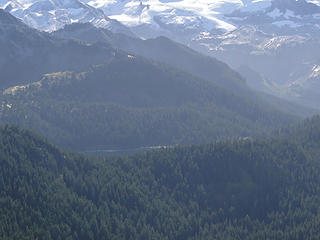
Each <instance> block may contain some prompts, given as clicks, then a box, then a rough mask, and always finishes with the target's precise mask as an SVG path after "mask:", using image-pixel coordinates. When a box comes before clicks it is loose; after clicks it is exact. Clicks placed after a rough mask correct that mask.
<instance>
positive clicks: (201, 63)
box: [52, 24, 247, 92]
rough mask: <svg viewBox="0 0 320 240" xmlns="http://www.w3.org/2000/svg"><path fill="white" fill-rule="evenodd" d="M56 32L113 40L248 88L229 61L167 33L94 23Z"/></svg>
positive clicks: (227, 83)
mask: <svg viewBox="0 0 320 240" xmlns="http://www.w3.org/2000/svg"><path fill="white" fill-rule="evenodd" d="M52 35H53V36H55V37H59V38H62V39H73V40H81V41H86V42H89V43H98V42H103V43H107V44H111V45H112V46H115V47H116V48H120V49H121V50H124V51H127V52H130V53H132V54H134V55H141V56H144V57H146V58H148V59H153V60H155V61H159V62H163V63H166V64H169V65H171V66H174V67H176V68H179V69H181V70H183V71H186V72H190V73H192V74H195V75H197V76H199V77H201V78H204V79H206V80H208V81H211V82H213V83H215V84H217V85H219V86H221V87H224V88H228V89H229V90H231V91H232V90H235V92H237V91H239V89H243V90H244V89H247V86H246V85H245V82H244V79H241V76H240V75H239V74H237V73H236V72H234V71H233V70H231V69H230V68H229V67H228V66H227V65H226V64H224V63H222V62H220V61H218V60H216V59H215V58H212V57H208V56H206V55H203V54H200V53H199V52H196V51H194V50H192V49H191V48H188V47H187V46H185V45H182V44H179V43H177V42H174V41H172V40H170V39H168V38H166V37H158V38H156V39H148V40H141V39H138V38H132V37H130V36H126V35H123V34H114V33H112V32H110V31H108V30H106V29H101V28H95V27H94V26H92V25H91V24H72V25H67V26H65V27H64V28H63V29H61V30H59V31H56V32H53V33H52Z"/></svg>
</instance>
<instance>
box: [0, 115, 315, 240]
mask: <svg viewBox="0 0 320 240" xmlns="http://www.w3.org/2000/svg"><path fill="white" fill-rule="evenodd" d="M315 126H317V128H314V127H315ZM319 126H320V122H319V119H314V120H313V123H312V125H309V123H308V122H306V123H305V124H304V127H303V128H304V129H309V128H310V127H313V131H312V132H309V131H304V130H303V128H301V130H302V132H303V133H304V134H303V135H304V137H305V138H304V139H305V140H304V142H305V143H306V144H307V146H308V147H306V145H305V144H301V141H297V142H296V143H294V142H291V141H289V140H288V139H276V138H274V139H270V140H264V141H261V140H255V141H253V140H241V141H234V142H224V143H222V142H219V143H216V144H213V145H203V146H192V147H185V148H172V149H171V148H168V149H162V150H160V151H155V152H151V153H150V152H149V153H146V154H140V155H135V156H131V157H117V158H101V159H89V158H88V157H84V156H82V155H79V154H68V153H66V152H63V151H61V150H59V149H57V148H56V147H54V146H52V145H51V144H49V143H48V142H46V141H44V140H43V139H42V138H40V137H38V136H36V135H35V134H33V133H31V132H28V131H23V130H19V129H17V128H15V127H10V126H6V127H4V128H2V129H1V130H0V146H1V147H0V163H1V164H0V189H1V191H0V196H1V203H0V204H1V208H0V235H1V236H2V239H21V238H39V239H44V238H45V239H59V238H61V239H165V238H168V239H171V238H172V239H181V240H182V239H211V238H214V239H219V240H220V239H221V240H222V239H234V238H235V237H236V238H239V239H250V240H251V239H252V240H253V239H271V238H272V239H277V240H278V239H279V240H280V239H282V240H289V239H290V240H298V239H302V238H303V239H318V238H319V237H320V236H319V227H320V219H319V214H318V213H319V210H320V209H319V202H320V196H319V192H320V184H319V183H320V179H319V176H320V168H319V155H316V154H310V153H309V152H310V150H312V149H317V148H318V147H319V144H317V147H316V148H314V147H315V145H310V144H309V145H308V143H319V129H320V128H319ZM310 133H312V135H310ZM291 136H292V137H294V136H295V135H291ZM314 136H317V138H314Z"/></svg>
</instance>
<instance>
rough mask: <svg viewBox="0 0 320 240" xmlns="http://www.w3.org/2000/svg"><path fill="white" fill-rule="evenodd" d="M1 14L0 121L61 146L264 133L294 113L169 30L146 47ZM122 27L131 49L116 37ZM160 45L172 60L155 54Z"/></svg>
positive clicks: (199, 140) (182, 140) (171, 142)
mask: <svg viewBox="0 0 320 240" xmlns="http://www.w3.org/2000/svg"><path fill="white" fill-rule="evenodd" d="M0 18H1V22H0V29H1V32H2V33H3V34H1V37H0V47H1V49H3V50H4V51H2V54H1V55H0V68H1V69H0V70H1V71H0V78H1V79H3V81H1V84H0V85H1V86H0V87H1V88H2V89H3V92H2V95H1V99H0V100H1V106H0V123H15V124H18V125H20V126H22V127H25V128H28V129H33V130H35V131H37V132H38V133H40V134H42V135H44V136H46V137H48V138H49V139H50V141H52V142H54V143H55V144H58V145H59V146H62V147H64V148H71V149H75V150H90V149H97V148H98V149H101V148H109V147H110V148H112V147H116V148H127V147H140V146H152V145H174V144H190V143H204V142H210V141H215V140H216V139H222V138H227V137H239V136H242V137H245V136H253V135H256V134H262V135H264V134H267V133H268V132H270V130H272V129H274V128H277V127H280V126H283V125H288V124H291V123H293V122H295V121H296V120H297V119H298V117H296V116H293V115H292V114H289V113H288V112H290V111H287V112H284V111H282V110H283V109H284V107H283V106H284V105H283V104H284V103H282V102H281V101H280V102H277V104H272V103H270V102H272V101H271V100H270V98H269V100H270V101H269V100H267V99H265V98H264V97H263V96H262V95H261V96H260V95H259V94H257V93H254V92H252V91H251V90H249V89H248V88H247V86H246V85H245V83H244V81H243V79H242V78H241V77H240V76H239V75H238V74H237V73H235V72H234V71H233V70H231V69H230V68H229V67H228V66H227V65H226V64H223V63H221V62H219V61H217V60H215V59H212V58H209V57H206V56H203V55H201V54H199V53H196V52H195V51H193V50H191V49H189V48H187V47H185V46H183V45H180V44H176V43H174V42H172V41H170V40H168V39H165V38H160V39H156V40H150V42H145V43H146V47H147V49H149V50H150V55H147V54H145V53H143V52H141V51H142V50H141V46H142V45H143V44H144V42H143V41H141V40H134V39H133V38H130V37H125V36H124V35H115V36H112V35H110V36H111V37H113V40H112V41H110V42H108V41H95V42H93V41H92V42H85V41H83V40H79V39H66V38H70V37H67V36H66V35H63V34H62V36H58V35H59V34H47V33H43V32H38V31H36V30H34V29H31V28H29V27H28V26H26V25H25V24H23V23H21V21H19V20H17V19H15V18H14V17H12V16H11V15H10V14H8V13H6V12H4V11H3V10H0ZM79 26H80V28H82V27H83V26H82V25H79ZM79 26H78V27H79ZM73 27H76V28H77V26H73ZM84 27H85V30H86V31H87V29H86V25H84ZM87 27H88V26H87ZM71 28H72V27H71ZM90 29H91V30H92V31H98V32H99V30H97V29H95V28H92V26H89V30H90ZM91 30H90V31H91ZM102 33H105V34H107V33H108V32H103V31H102ZM88 34H89V33H88ZM92 36H96V35H95V34H92ZM121 36H122V37H123V39H124V40H123V41H124V42H123V43H122V44H121V46H123V48H125V47H124V46H125V45H126V42H130V41H131V40H132V44H133V46H134V49H136V50H135V51H134V53H127V52H125V51H124V50H121V49H119V47H121V46H120V44H119V46H116V47H115V46H114V45H115V44H114V43H115V42H120V40H119V38H121ZM63 37H65V38H63ZM117 39H118V40H117ZM130 39H131V40H130ZM158 46H160V49H161V51H162V52H172V53H173V55H174V56H176V58H175V60H174V61H173V60H172V59H171V58H170V55H169V54H162V55H159V57H158V58H157V57H156V56H157V54H160V53H161V51H160V50H155V49H157V48H158ZM128 49H130V46H127V47H126V48H125V50H128ZM132 51H133V50H132ZM147 52H148V51H147ZM135 53H138V54H142V55H144V57H141V56H137V55H136V54H135ZM145 57H150V58H152V59H153V60H150V59H148V58H145ZM170 59H171V61H170ZM155 60H157V61H162V63H160V62H155ZM173 62H180V63H179V64H176V65H174V64H173ZM199 62H200V63H201V64H199ZM196 63H197V64H196ZM169 64H173V65H174V66H171V65H169ZM192 66H194V67H192ZM204 69H208V71H204ZM188 70H190V71H191V72H188ZM210 76H212V77H210ZM275 105H276V106H275ZM280 106H282V107H280ZM297 109H298V108H297V107H295V108H294V110H297Z"/></svg>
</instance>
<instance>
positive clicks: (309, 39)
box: [0, 0, 320, 97]
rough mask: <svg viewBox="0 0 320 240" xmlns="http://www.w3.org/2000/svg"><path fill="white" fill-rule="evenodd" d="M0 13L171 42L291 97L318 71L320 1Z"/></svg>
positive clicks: (118, 0) (63, 0)
mask: <svg viewBox="0 0 320 240" xmlns="http://www.w3.org/2000/svg"><path fill="white" fill-rule="evenodd" d="M0 8H5V9H6V10H7V11H8V12H10V13H11V14H13V15H14V16H16V17H18V18H20V19H22V20H23V21H24V22H25V23H27V24H28V25H31V26H33V27H35V28H37V29H41V30H45V31H54V30H57V29H60V28H62V27H63V26H64V25H66V24H70V23H73V22H91V23H93V24H94V25H95V26H97V27H103V28H107V29H109V30H111V31H114V32H122V33H126V34H131V35H133V34H132V32H133V33H134V34H135V35H136V36H139V37H141V38H151V37H152V38H153V37H158V36H166V37H169V38H171V39H173V40H176V41H179V42H182V43H184V44H186V45H188V46H191V47H193V48H195V49H197V50H200V51H202V52H204V53H206V54H209V55H211V56H214V57H216V58H218V59H220V60H222V61H224V62H226V63H228V64H229V65H230V66H231V67H233V68H234V69H247V71H244V72H243V74H245V73H248V72H251V71H254V72H256V73H257V75H258V76H259V75H260V76H262V77H261V79H262V80H261V79H260V80H261V82H260V83H258V84H256V83H257V82H256V81H254V82H255V84H253V85H252V87H254V88H257V89H259V90H266V91H269V92H272V93H275V94H277V95H280V96H284V97H287V96H286V94H287V93H288V92H293V91H292V89H293V87H292V86H297V84H296V83H299V84H298V85H299V86H301V84H302V82H303V84H304V85H308V84H309V83H311V82H312V81H301V79H311V78H309V77H308V76H309V75H310V71H311V70H310V69H313V67H314V65H317V64H319V57H318V55H317V54H318V53H319V52H320V0H0ZM245 77H247V78H249V77H250V76H246V75H245ZM312 79H314V78H312ZM303 89H306V88H303ZM299 91H300V90H299ZM318 92H319V96H320V88H319V91H318ZM289 95H290V94H289ZM290 96H291V95H290Z"/></svg>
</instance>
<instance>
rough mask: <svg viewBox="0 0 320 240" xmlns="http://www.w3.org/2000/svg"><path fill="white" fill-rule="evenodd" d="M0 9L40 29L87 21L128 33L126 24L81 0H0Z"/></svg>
mask: <svg viewBox="0 0 320 240" xmlns="http://www.w3.org/2000/svg"><path fill="white" fill-rule="evenodd" d="M0 8H3V9H5V10H6V11H8V12H10V13H11V14H12V15H14V16H15V17H18V18H20V19H22V20H23V22H24V23H26V24H28V25H29V26H32V27H34V28H36V29H39V30H43V31H49V32H51V31H55V30H57V29H60V28H62V27H63V26H64V25H66V24H71V23H73V22H90V23H92V24H93V25H95V26H97V27H102V28H107V29H110V30H113V31H115V32H124V33H127V34H130V30H129V29H128V28H127V27H125V26H124V25H122V24H121V23H119V22H118V21H116V20H114V19H110V18H108V17H107V16H106V15H105V14H104V12H103V11H102V10H99V9H96V8H94V7H92V6H90V5H88V4H86V3H84V2H82V1H80V0H0Z"/></svg>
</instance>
